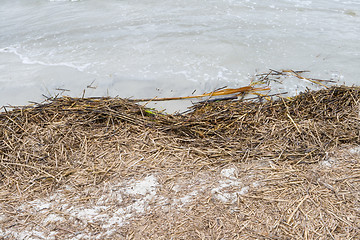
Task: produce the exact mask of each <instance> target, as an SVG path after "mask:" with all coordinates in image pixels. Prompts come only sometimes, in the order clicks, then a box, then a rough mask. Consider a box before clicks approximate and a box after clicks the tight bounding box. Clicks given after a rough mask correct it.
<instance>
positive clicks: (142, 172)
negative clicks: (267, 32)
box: [0, 86, 360, 239]
mask: <svg viewBox="0 0 360 240" xmlns="http://www.w3.org/2000/svg"><path fill="white" fill-rule="evenodd" d="M359 103H360V88H359V87H346V86H341V87H331V88H329V89H324V90H319V91H308V92H306V93H302V94H300V95H298V96H295V97H293V98H291V99H285V98H281V99H279V100H275V101H265V102H250V101H232V102H229V101H220V102H211V103H202V104H198V105H195V106H194V107H193V111H192V112H190V113H188V114H185V115H172V114H162V113H160V112H157V111H155V110H152V109H151V110H149V109H146V108H144V107H141V106H139V105H136V104H134V103H132V102H129V101H127V100H125V99H114V98H108V99H86V98H84V99H81V98H59V99H56V100H54V101H53V102H51V103H49V104H46V105H39V106H36V107H34V108H24V109H20V108H19V109H14V110H12V111H9V112H6V113H0V123H1V125H0V130H1V131H0V137H1V138H0V140H1V142H0V143H1V145H0V156H1V159H0V174H1V183H0V184H1V189H2V190H1V192H0V199H1V201H0V207H1V212H2V215H3V216H4V217H2V218H0V222H1V225H2V226H3V228H1V229H0V237H4V238H6V239H25V238H26V237H31V236H38V237H43V238H48V239H56V238H59V237H60V238H67V239H83V238H87V239H88V238H91V239H95V238H101V239H104V238H112V239H113V238H133V239H141V238H157V239H159V238H161V237H163V238H167V239H169V238H174V239H184V238H186V239H197V238H201V237H202V238H207V237H215V236H219V237H221V238H224V239H234V238H235V239H236V238H238V239H244V238H245V239H259V238H282V239H284V238H292V239H299V238H303V239H315V238H351V237H352V238H356V237H359V236H360V231H359V227H360V225H359V224H360V222H359V221H358V220H357V219H359V218H358V216H359V214H360V210H359V208H358V204H359V200H358V199H359V198H358V197H359V196H358V191H357V190H358V189H360V185H359V184H360V182H359V179H360V174H359V169H358V167H357V166H358V164H359V152H360V151H359V145H360V121H359V119H360V116H359V114H360V112H359ZM34 223H37V224H34ZM21 234H23V235H21Z"/></svg>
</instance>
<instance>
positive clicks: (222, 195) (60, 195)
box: [0, 167, 257, 240]
mask: <svg viewBox="0 0 360 240" xmlns="http://www.w3.org/2000/svg"><path fill="white" fill-rule="evenodd" d="M256 186H257V183H256V182H255V183H254V182H247V183H244V182H242V180H241V179H238V177H237V169H236V168H235V167H228V168H225V169H222V170H221V172H220V174H217V175H216V174H215V175H209V174H205V175H201V176H195V177H194V179H190V180H189V179H188V180H187V181H185V182H184V181H178V182H176V184H174V186H173V187H172V189H171V191H172V193H170V194H172V195H173V196H169V195H163V194H161V192H159V190H160V189H161V188H162V185H161V184H159V181H158V177H157V176H156V174H154V175H149V176H146V177H144V178H142V179H128V180H127V181H123V182H117V183H110V182H107V183H104V184H102V186H95V187H89V189H88V190H86V191H87V192H79V191H77V189H76V188H74V187H71V186H66V187H64V188H63V189H61V190H58V191H56V192H55V193H52V194H50V195H49V196H47V197H44V198H40V199H35V200H33V201H28V202H24V203H23V204H21V205H20V206H19V207H18V209H17V212H19V215H22V214H23V215H28V216H31V217H33V218H35V219H36V217H37V216H45V217H42V218H40V219H37V220H36V224H28V222H27V219H26V218H25V219H22V218H20V217H19V219H18V220H17V221H16V223H14V224H12V225H13V226H11V227H8V228H0V238H5V239H6V238H10V237H12V238H14V239H19V240H22V239H23V240H25V239H27V240H28V239H58V236H59V234H60V233H61V232H63V231H66V229H67V228H66V226H67V225H66V223H67V224H71V225H72V226H73V225H77V226H86V225H89V224H95V225H97V226H98V228H99V229H100V230H101V234H98V235H97V236H93V235H91V233H87V232H82V231H80V230H79V231H75V232H72V237H71V239H88V238H91V239H103V238H110V237H111V236H112V234H113V233H114V231H115V230H116V228H117V227H119V226H123V225H125V224H128V223H129V222H130V221H131V220H132V219H133V218H134V217H138V216H141V215H144V214H147V213H149V212H151V210H152V209H153V208H154V207H162V208H163V209H165V208H169V207H170V208H173V209H179V208H182V207H184V206H186V205H187V204H191V202H192V201H194V200H196V198H197V197H198V195H199V194H201V193H204V192H207V193H208V194H210V195H211V196H213V197H214V198H215V199H218V200H219V201H221V202H224V203H234V202H235V201H236V199H237V197H238V195H242V194H246V193H247V192H248V190H249V188H250V187H256ZM1 222H3V223H5V222H6V217H4V216H0V223H1ZM0 225H1V224H0ZM59 225H60V226H62V225H63V227H59ZM19 226H22V227H21V228H19ZM54 226H56V227H54ZM68 231H70V230H68Z"/></svg>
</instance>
